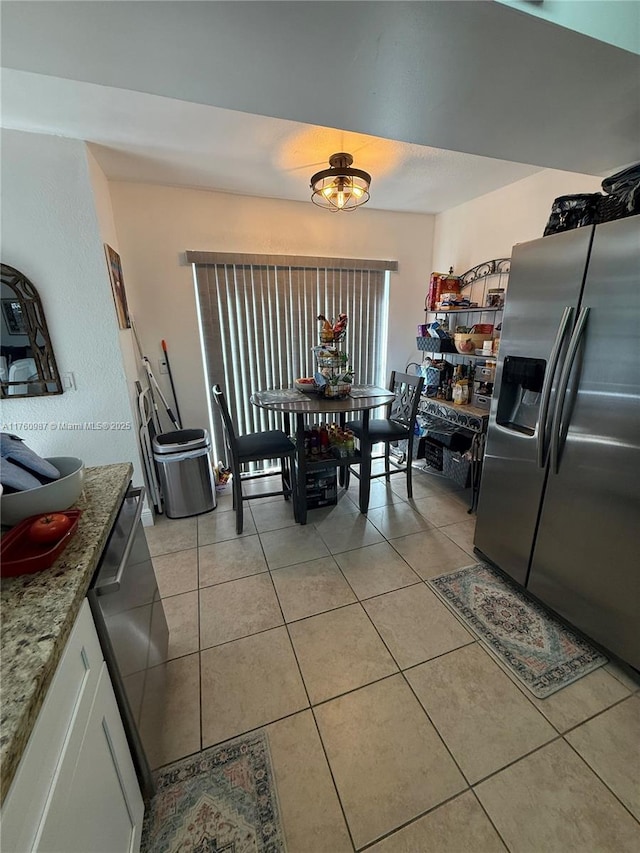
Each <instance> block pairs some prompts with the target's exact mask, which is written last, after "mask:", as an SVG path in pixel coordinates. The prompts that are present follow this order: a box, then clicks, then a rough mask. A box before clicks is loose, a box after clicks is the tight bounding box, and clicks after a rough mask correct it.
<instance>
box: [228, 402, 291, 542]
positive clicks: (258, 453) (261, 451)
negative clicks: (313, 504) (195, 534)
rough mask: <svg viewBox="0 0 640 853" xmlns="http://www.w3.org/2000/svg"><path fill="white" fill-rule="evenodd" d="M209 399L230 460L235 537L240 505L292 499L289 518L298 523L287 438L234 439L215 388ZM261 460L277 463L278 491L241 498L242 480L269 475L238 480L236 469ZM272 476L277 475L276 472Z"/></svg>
mask: <svg viewBox="0 0 640 853" xmlns="http://www.w3.org/2000/svg"><path fill="white" fill-rule="evenodd" d="M212 390H213V399H214V402H215V403H216V405H217V406H218V409H219V410H220V415H221V416H222V423H223V425H224V430H225V434H226V439H227V447H228V449H229V455H230V457H231V474H232V478H231V482H232V487H233V508H234V510H235V513H236V533H242V524H243V510H242V503H243V501H248V500H254V499H255V498H271V497H273V496H274V495H284V499H285V500H289V498H292V503H293V517H294V518H295V520H296V521H297V520H298V492H297V482H296V461H295V458H296V448H295V445H294V443H293V442H292V441H291V440H290V439H289V438H287V436H286V435H285V433H284V432H282V430H279V429H272V430H267V431H266V432H251V433H248V434H247V435H236V431H235V428H234V426H233V421H232V420H231V415H230V414H229V409H228V407H227V401H226V400H225V398H224V394H223V393H222V390H221V389H220V386H219V385H214V386H213V389H212ZM264 459H279V460H280V472H279V473H280V475H281V477H282V489H281V490H279V491H276V492H263V493H261V494H251V495H243V494H242V483H243V482H244V481H246V480H259V479H260V478H263V477H270V476H272V475H273V474H274V472H273V471H269V472H268V473H260V474H245V475H244V476H241V473H240V466H241V465H243V464H245V463H247V462H261V461H262V460H264ZM275 473H278V472H277V471H276V472H275Z"/></svg>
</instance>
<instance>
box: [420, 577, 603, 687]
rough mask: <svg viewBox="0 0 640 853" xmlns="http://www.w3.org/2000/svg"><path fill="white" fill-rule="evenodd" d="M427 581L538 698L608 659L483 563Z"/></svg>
mask: <svg viewBox="0 0 640 853" xmlns="http://www.w3.org/2000/svg"><path fill="white" fill-rule="evenodd" d="M428 583H429V585H430V586H431V587H432V589H433V590H434V591H435V592H436V593H437V594H438V595H439V596H440V597H441V598H442V600H443V601H444V602H445V603H446V604H448V605H449V606H450V607H451V609H452V610H453V611H454V612H455V613H457V614H458V616H461V617H462V618H463V619H464V621H465V624H467V625H468V626H469V628H471V630H472V631H473V632H474V633H475V634H477V635H478V637H479V638H480V640H481V641H482V642H483V643H484V644H485V645H486V646H487V647H488V649H489V650H490V651H492V652H493V653H494V654H495V655H496V656H497V657H498V658H499V659H500V660H501V661H502V662H503V663H504V664H506V666H507V667H508V668H509V669H510V670H511V672H513V674H514V675H515V676H517V678H519V679H520V681H521V682H522V683H523V684H524V685H525V687H527V688H528V689H529V690H530V691H531V692H532V693H533V695H534V696H537V697H538V698H539V699H544V698H545V697H546V696H550V695H551V694H552V693H555V692H556V691H557V690H561V689H562V688H563V687H566V686H567V685H568V684H571V683H572V682H574V681H577V680H578V679H579V678H582V676H583V675H586V674H587V673H589V672H592V671H593V670H594V669H598V667H600V666H602V665H603V664H605V663H606V662H607V658H606V657H604V655H602V654H600V652H599V651H597V649H595V648H593V646H591V644H590V643H588V642H587V641H586V640H585V639H583V638H582V637H581V636H580V634H578V633H576V632H575V631H572V630H571V629H570V628H568V627H567V626H566V625H564V624H563V623H562V622H561V621H560V620H559V619H557V618H556V617H555V616H554V615H553V614H552V613H550V612H549V611H548V610H546V609H545V608H544V607H542V606H541V605H540V604H538V603H537V602H536V601H533V600H532V599H531V598H529V596H528V595H527V594H526V593H525V592H524V591H523V590H522V589H521V588H520V587H518V586H516V584H515V583H512V582H511V581H509V580H508V579H507V578H505V577H504V576H503V575H502V574H500V573H499V572H498V571H496V570H495V569H492V568H491V567H490V566H487V565H485V564H484V563H478V564H476V565H474V566H467V568H465V569H458V570H456V571H455V572H449V573H448V574H445V575H440V577H437V578H431V579H430V580H429V581H428Z"/></svg>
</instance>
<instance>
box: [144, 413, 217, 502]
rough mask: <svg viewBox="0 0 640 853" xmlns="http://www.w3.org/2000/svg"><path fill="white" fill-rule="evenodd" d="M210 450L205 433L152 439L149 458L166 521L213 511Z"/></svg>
mask: <svg viewBox="0 0 640 853" xmlns="http://www.w3.org/2000/svg"><path fill="white" fill-rule="evenodd" d="M210 448H211V443H210V441H209V433H208V432H207V431H206V429H181V430H177V431H176V432H164V433H161V434H160V435H156V436H154V439H153V458H154V460H155V463H156V467H157V469H158V477H159V479H160V491H161V492H162V499H163V502H164V511H165V513H166V514H167V516H168V517H169V518H186V517H187V516H190V515H200V514H201V513H203V512H209V510H212V509H215V506H216V490H215V487H214V483H213V474H212V471H211V462H210V460H209V450H210Z"/></svg>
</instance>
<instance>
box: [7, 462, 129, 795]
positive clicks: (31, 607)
mask: <svg viewBox="0 0 640 853" xmlns="http://www.w3.org/2000/svg"><path fill="white" fill-rule="evenodd" d="M132 471H133V467H132V465H131V464H129V463H121V464H117V465H103V466H100V467H98V468H86V469H85V481H84V488H83V491H82V495H81V496H80V499H79V500H78V502H77V503H75V504H74V508H76V509H82V510H83V513H82V515H81V516H80V521H79V523H78V530H77V532H76V534H75V536H74V537H73V539H72V540H71V541H70V543H69V544H68V545H67V547H66V548H65V550H64V551H63V552H62V554H61V555H60V557H58V559H57V560H56V562H55V563H54V564H53V565H52V566H51V568H49V569H46V571H44V572H38V573H36V574H33V575H21V576H19V577H16V578H3V580H2V589H1V590H0V606H1V607H2V627H1V631H0V650H1V661H0V679H1V681H0V709H1V715H0V766H1V767H2V785H1V791H0V802H1V801H3V800H4V798H5V795H6V793H7V791H8V790H9V787H10V785H11V782H12V780H13V777H14V775H15V772H16V769H17V767H18V764H19V763H20V759H21V758H22V753H23V752H24V748H25V746H26V745H27V741H28V740H29V736H30V735H31V731H32V729H33V726H34V723H35V721H36V718H37V716H38V713H39V711H40V708H41V706H42V703H43V701H44V697H45V695H46V693H47V690H48V689H49V685H50V684H51V680H52V678H53V675H54V673H55V671H56V667H57V666H58V662H59V660H60V658H61V656H62V652H63V650H64V647H65V644H66V642H67V639H68V638H69V634H70V633H71V629H72V628H73V625H74V622H75V620H76V617H77V615H78V612H79V610H80V606H81V604H82V601H83V599H84V598H85V596H86V594H87V590H88V589H89V584H90V583H91V578H92V577H93V574H94V572H95V570H96V567H97V565H98V560H99V559H100V556H101V554H102V551H103V549H104V546H105V543H106V541H107V538H108V536H109V533H110V532H111V528H112V526H113V523H114V521H115V519H116V516H117V514H118V511H119V509H120V505H121V503H122V500H123V498H124V496H125V494H126V491H127V487H128V485H129V481H130V480H131V474H132Z"/></svg>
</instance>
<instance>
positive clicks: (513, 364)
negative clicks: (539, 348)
mask: <svg viewBox="0 0 640 853" xmlns="http://www.w3.org/2000/svg"><path fill="white" fill-rule="evenodd" d="M546 365H547V362H546V361H545V360H544V359H543V358H519V357H517V356H510V355H509V356H506V358H505V360H504V364H503V367H502V383H501V385H500V397H499V398H498V412H497V415H496V421H497V423H498V424H499V425H500V426H501V427H505V428H506V429H511V430H513V431H514V432H520V433H524V434H525V435H533V434H534V432H535V429H536V425H537V423H538V416H539V414H540V398H541V392H542V383H543V381H544V371H545V367H546Z"/></svg>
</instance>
